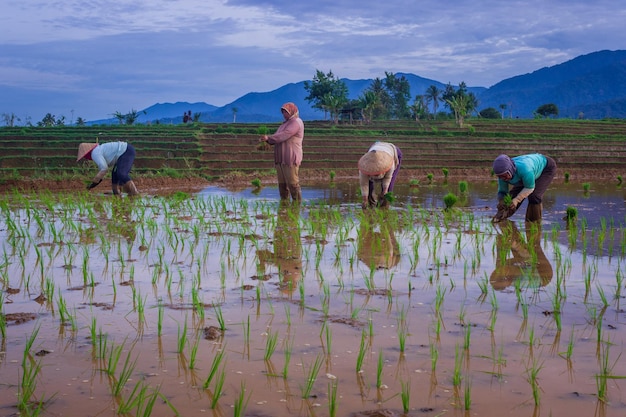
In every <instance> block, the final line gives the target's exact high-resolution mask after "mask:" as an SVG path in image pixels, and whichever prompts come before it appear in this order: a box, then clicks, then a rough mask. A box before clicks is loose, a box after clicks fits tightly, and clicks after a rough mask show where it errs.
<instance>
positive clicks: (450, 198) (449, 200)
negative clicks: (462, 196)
mask: <svg viewBox="0 0 626 417" xmlns="http://www.w3.org/2000/svg"><path fill="white" fill-rule="evenodd" d="M458 200H459V198H458V197H457V196H456V194H454V193H448V194H446V195H445V196H444V197H443V204H444V205H445V209H444V210H452V207H453V206H454V205H455V204H456V202H457V201H458Z"/></svg>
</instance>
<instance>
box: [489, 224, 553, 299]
mask: <svg viewBox="0 0 626 417" xmlns="http://www.w3.org/2000/svg"><path fill="white" fill-rule="evenodd" d="M499 228H500V229H501V233H498V236H497V237H496V253H497V259H496V260H495V263H496V269H495V270H494V271H493V272H492V273H491V277H489V281H490V282H491V286H492V287H493V288H494V289H495V290H503V289H505V288H506V287H508V286H510V285H512V284H513V282H514V281H515V280H516V279H521V278H529V279H539V284H540V285H541V286H545V285H548V284H549V283H550V281H551V280H552V265H551V264H550V261H548V258H546V255H545V254H544V253H543V249H542V248H541V227H540V226H530V227H527V228H526V241H524V238H523V236H522V234H521V233H520V231H519V229H518V228H517V226H516V225H515V223H513V222H511V221H509V220H504V221H503V222H502V223H500V224H499ZM509 253H511V254H512V257H509Z"/></svg>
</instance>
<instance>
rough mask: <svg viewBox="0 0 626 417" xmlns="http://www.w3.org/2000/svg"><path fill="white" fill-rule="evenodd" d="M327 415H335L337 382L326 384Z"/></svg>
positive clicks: (333, 416)
mask: <svg viewBox="0 0 626 417" xmlns="http://www.w3.org/2000/svg"><path fill="white" fill-rule="evenodd" d="M328 415H329V417H335V416H336V415H337V382H336V381H335V382H329V383H328Z"/></svg>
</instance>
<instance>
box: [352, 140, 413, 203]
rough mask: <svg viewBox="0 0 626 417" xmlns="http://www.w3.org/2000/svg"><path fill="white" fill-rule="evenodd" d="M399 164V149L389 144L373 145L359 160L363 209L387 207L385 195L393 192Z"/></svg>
mask: <svg viewBox="0 0 626 417" xmlns="http://www.w3.org/2000/svg"><path fill="white" fill-rule="evenodd" d="M401 164H402V152H401V151H400V148H398V147H397V146H395V145H393V144H392V143H389V142H376V143H374V144H373V145H372V146H371V147H370V149H369V150H368V151H367V153H366V154H365V155H363V156H362V157H361V159H359V184H360V187H361V196H362V197H363V203H362V204H361V207H363V209H366V208H368V207H375V206H376V205H378V206H380V207H386V206H388V205H389V201H388V200H387V198H386V194H387V193H389V192H391V191H393V185H394V184H395V182H396V177H397V176H398V171H399V170H400V165H401Z"/></svg>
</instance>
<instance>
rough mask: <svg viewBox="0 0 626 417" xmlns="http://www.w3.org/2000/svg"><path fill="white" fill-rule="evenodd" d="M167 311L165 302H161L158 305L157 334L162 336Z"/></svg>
mask: <svg viewBox="0 0 626 417" xmlns="http://www.w3.org/2000/svg"><path fill="white" fill-rule="evenodd" d="M164 313H165V308H164V306H163V303H160V302H159V306H158V307H157V336H159V337H161V336H162V335H163V315H164Z"/></svg>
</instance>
